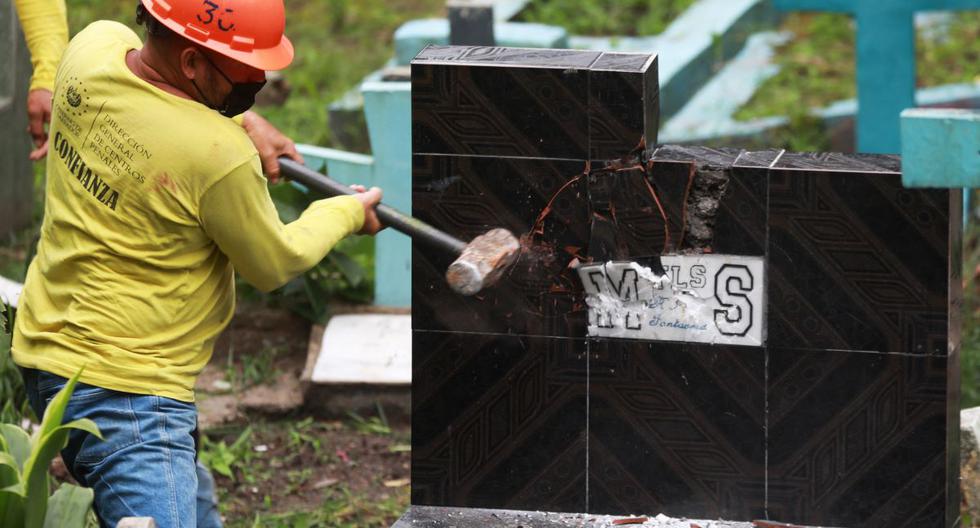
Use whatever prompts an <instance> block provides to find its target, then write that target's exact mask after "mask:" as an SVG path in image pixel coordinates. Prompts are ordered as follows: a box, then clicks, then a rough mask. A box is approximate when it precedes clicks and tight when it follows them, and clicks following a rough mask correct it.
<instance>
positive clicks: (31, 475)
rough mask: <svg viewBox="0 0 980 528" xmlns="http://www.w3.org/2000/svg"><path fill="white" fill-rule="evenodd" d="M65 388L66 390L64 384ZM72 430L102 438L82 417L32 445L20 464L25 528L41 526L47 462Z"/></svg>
mask: <svg viewBox="0 0 980 528" xmlns="http://www.w3.org/2000/svg"><path fill="white" fill-rule="evenodd" d="M76 376H77V375H76ZM65 387H66V388H67V387H68V385H66V386H65ZM71 388H72V389H74V386H73V385H72V387H71ZM55 398H57V396H56V397H55ZM45 419H47V416H45ZM73 429H78V430H82V431H85V432H87V433H90V434H94V435H95V436H97V437H99V438H102V434H101V433H100V432H99V428H98V427H97V426H96V425H95V422H93V421H92V420H89V419H87V418H82V419H81V420H75V421H73V422H71V423H67V424H65V425H59V426H57V427H56V428H54V430H53V431H51V432H50V433H49V434H48V435H47V436H44V437H43V438H41V441H40V442H39V443H38V444H37V445H35V446H34V451H33V452H32V453H31V457H30V458H29V459H28V460H27V463H26V464H24V476H23V481H24V483H25V485H26V491H27V512H26V519H25V524H24V527H25V528H42V526H43V524H44V516H45V513H46V511H47V500H48V466H49V465H50V464H51V460H52V459H53V458H54V457H55V456H57V455H58V452H59V451H61V450H62V449H64V448H65V446H66V445H67V444H68V435H69V433H71V431H72V430H73Z"/></svg>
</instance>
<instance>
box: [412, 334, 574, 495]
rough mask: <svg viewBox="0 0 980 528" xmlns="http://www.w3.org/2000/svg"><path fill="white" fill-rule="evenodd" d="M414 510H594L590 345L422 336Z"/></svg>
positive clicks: (417, 364) (418, 343) (416, 367)
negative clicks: (590, 501) (589, 485)
mask: <svg viewBox="0 0 980 528" xmlns="http://www.w3.org/2000/svg"><path fill="white" fill-rule="evenodd" d="M413 350H415V353H414V355H413V386H412V406H413V410H412V503H413V504H421V505H430V506H457V507H484V508H498V509H534V510H537V509H544V510H549V511H566V512H583V511H585V507H586V504H585V490H586V442H585V427H586V411H587V408H586V405H587V401H586V391H587V360H586V357H585V342H584V340H570V339H554V338H529V337H517V336H502V335H495V336H494V335H485V334H484V335H480V334H459V333H449V332H423V331H414V332H413Z"/></svg>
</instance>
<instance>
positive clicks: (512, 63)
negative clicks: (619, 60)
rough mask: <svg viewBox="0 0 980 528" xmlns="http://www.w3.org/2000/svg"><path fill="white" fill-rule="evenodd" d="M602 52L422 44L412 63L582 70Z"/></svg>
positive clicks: (590, 64) (587, 67)
mask: <svg viewBox="0 0 980 528" xmlns="http://www.w3.org/2000/svg"><path fill="white" fill-rule="evenodd" d="M601 55H602V53H601V52H598V51H581V50H568V49H546V48H502V47H497V46H437V45H429V46H426V47H425V48H424V49H423V50H422V51H420V52H419V54H418V55H416V56H415V59H413V60H412V64H439V63H444V64H446V63H450V64H475V65H481V66H505V67H508V68H513V67H528V68H560V69H568V68H573V69H580V70H586V69H589V67H590V66H592V64H593V63H594V62H596V60H598V59H599V57H600V56H601Z"/></svg>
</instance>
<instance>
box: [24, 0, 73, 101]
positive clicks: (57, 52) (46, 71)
mask: <svg viewBox="0 0 980 528" xmlns="http://www.w3.org/2000/svg"><path fill="white" fill-rule="evenodd" d="M14 7H16V9H17V18H19V19H20V25H21V27H22V28H23V30H24V38H25V39H26V40H27V48H28V49H29V50H30V51H31V64H32V65H33V66H34V74H33V75H31V90H36V89H39V88H44V89H47V90H52V91H54V75H55V71H56V70H57V69H58V61H59V60H61V53H62V52H63V51H65V46H67V45H68V18H67V14H66V12H65V2H64V0H14Z"/></svg>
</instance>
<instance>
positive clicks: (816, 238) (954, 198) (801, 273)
mask: <svg viewBox="0 0 980 528" xmlns="http://www.w3.org/2000/svg"><path fill="white" fill-rule="evenodd" d="M784 157H785V156H784ZM769 193H770V194H769V203H770V211H769V264H768V270H769V271H768V275H769V306H768V310H767V311H768V313H769V325H768V329H769V343H770V345H773V346H793V347H802V348H810V349H839V350H863V351H873V352H902V353H909V354H936V355H944V354H946V353H947V348H948V347H949V346H950V344H951V341H950V336H949V332H950V328H951V326H950V321H951V319H950V312H951V311H955V310H956V309H958V308H956V306H958V300H957V299H956V298H955V297H953V298H951V297H950V295H949V292H950V285H951V280H950V277H951V276H959V271H958V267H959V263H958V260H956V259H952V260H951V259H950V248H951V247H956V246H957V245H958V244H959V243H960V242H959V234H958V222H959V217H958V215H957V214H951V212H953V213H955V211H958V210H959V204H958V200H959V198H958V193H950V191H948V190H936V189H905V188H903V187H902V183H901V177H900V175H898V174H881V173H877V174H867V173H849V172H842V173H836V172H830V171H809V170H806V171H801V170H784V169H771V170H770V179H769ZM954 202H955V203H954ZM953 224H956V225H953ZM951 233H952V237H951ZM954 290H955V288H954ZM952 344H953V345H955V343H952Z"/></svg>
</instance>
